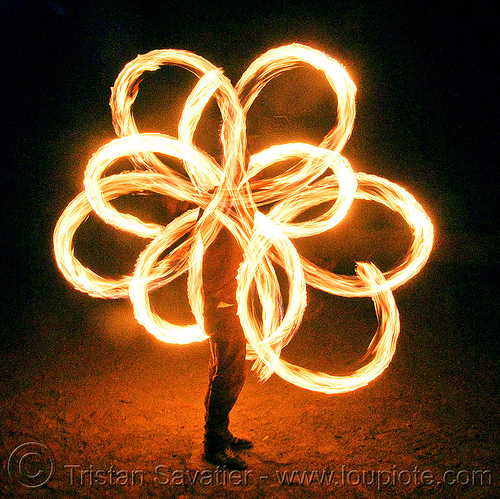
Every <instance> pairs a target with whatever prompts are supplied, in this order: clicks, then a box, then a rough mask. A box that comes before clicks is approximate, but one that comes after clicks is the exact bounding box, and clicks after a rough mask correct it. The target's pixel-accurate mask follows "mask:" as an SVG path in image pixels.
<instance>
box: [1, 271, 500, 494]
mask: <svg viewBox="0 0 500 499" xmlns="http://www.w3.org/2000/svg"><path fill="white" fill-rule="evenodd" d="M487 270H488V269H484V268H476V267H467V268H465V267H463V268H460V269H458V270H457V268H455V267H454V268H452V267H451V266H449V265H446V264H441V263H430V264H429V266H428V267H427V268H426V269H425V270H424V271H423V273H422V274H420V275H419V276H418V277H417V278H416V279H414V281H412V282H411V283H408V284H407V285H406V286H405V287H404V288H402V289H401V290H398V291H396V293H395V296H396V300H397V302H398V305H399V309H400V313H401V318H402V334H401V337H400V340H399V343H398V349H397V352H396V355H395V358H394V360H393V362H392V364H391V365H390V366H389V368H388V369H387V370H386V372H384V373H383V374H382V375H381V376H380V377H379V378H378V379H377V380H375V381H374V382H372V383H371V384H370V385H368V386H367V387H365V388H363V389H360V390H358V391H355V392H352V393H347V394H342V395H336V396H327V395H323V394H318V393H313V392H309V391H306V390H303V389H299V388H297V387H294V386H292V385H290V384H287V383H285V382H284V381H282V380H281V379H280V378H278V377H276V376H273V377H272V378H271V379H270V380H269V381H267V382H265V383H261V382H258V381H257V380H256V377H255V376H254V375H253V373H251V371H250V363H249V366H248V370H249V372H248V381H247V383H246V385H245V388H244V390H243V392H242V395H241V397H240V400H239V401H238V403H237V405H236V407H235V409H234V410H233V416H232V429H233V431H234V432H235V433H237V434H238V435H242V436H245V437H249V438H251V439H252V440H253V441H254V443H255V448H254V449H253V450H252V451H249V452H247V453H246V454H245V457H246V459H247V462H248V470H247V473H246V474H233V475H229V474H228V473H227V472H223V471H221V470H217V469H216V468H215V467H213V466H210V465H208V464H207V463H205V462H204V460H203V457H202V441H203V417H204V411H203V398H204V393H205V388H206V373H207V361H208V345H207V344H206V343H201V344H192V345H188V346H183V347H180V346H172V345H167V344H164V343H161V342H159V341H157V340H156V339H155V338H154V337H152V336H150V335H149V334H148V333H146V332H145V331H144V330H143V329H142V328H141V327H140V326H139V325H137V324H136V322H135V320H134V318H133V314H132V311H131V309H130V305H128V304H127V303H126V302H103V301H99V300H92V299H90V298H87V297H85V296H81V295H80V294H77V293H76V292H75V293H73V292H68V294H67V297H66V298H65V297H64V296H63V297H60V298H58V299H57V298H56V299H55V301H50V300H48V301H47V303H46V304H45V306H44V307H40V308H39V309H38V313H36V314H35V313H34V311H33V313H32V314H31V319H30V321H31V322H29V324H28V326H29V328H31V331H32V335H31V336H29V337H28V339H27V341H26V342H25V343H24V344H21V345H19V344H17V345H15V346H12V347H11V348H10V349H6V350H4V352H3V355H2V363H1V367H2V373H1V374H2V376H1V385H2V391H3V395H2V398H1V405H0V411H1V412H0V424H1V431H0V436H1V441H0V457H1V461H2V470H1V475H0V479H1V480H0V493H1V495H2V496H3V497H35V498H37V497H177V498H187V497H214V498H215V497H263V498H264V497H266V498H270V497H276V498H285V497H348V498H360V497H367V498H369V497H382V498H389V497H391V498H392V497H440V498H441V497H442V498H445V497H446V498H448V497H478V498H479V497H498V496H499V495H500V488H499V485H498V477H499V471H500V469H499V468H500V467H499V459H498V456H499V441H498V440H499V439H498V437H499V431H498V430H499V426H498V408H499V407H498V406H499V398H498V391H499V390H498V376H497V374H498V361H497V354H498V347H497V346H496V344H495V341H496V340H495V335H494V332H492V331H491V330H490V329H489V328H490V326H489V324H490V320H491V319H492V317H491V316H488V317H485V316H483V315H482V312H483V311H485V310H489V309H490V306H491V305H492V304H493V299H494V294H492V291H491V287H490V284H491V283H492V281H493V280H494V277H491V274H489V273H487V272H486V271H487ZM461 272H466V274H467V276H468V278H467V281H468V283H469V284H470V285H471V286H474V287H473V288H471V289H468V287H462V286H460V285H459V284H458V281H457V280H456V279H457V277H458V276H459V274H460V273H461ZM460 275H462V276H463V274H460ZM488 276H489V277H488ZM472 289H473V291H472ZM471 292H473V293H474V300H473V301H471V300H470V296H471ZM57 300H59V302H57ZM64 300H66V301H64ZM477 303H482V305H481V306H480V307H479V308H478V306H477ZM61 307H67V309H66V312H65V313H62V312H61ZM491 309H492V308H491ZM375 324H376V319H375V318H374V313H373V308H372V307H371V302H370V300H369V299H360V300H347V299H340V298H335V297H330V296H326V295H323V294H321V293H319V292H314V291H311V292H310V293H309V306H308V312H307V314H306V317H305V320H304V323H303V325H302V327H301V329H300V331H299V333H298V334H297V336H298V337H297V338H296V339H294V340H293V341H292V343H291V344H290V345H289V347H287V349H286V351H285V352H284V353H283V356H284V357H285V358H286V359H288V360H292V361H294V362H296V363H299V364H300V365H303V366H306V367H311V368H316V369H320V370H325V371H328V372H330V373H334V372H342V370H347V369H348V368H349V366H350V365H352V361H354V360H355V359H356V358H359V356H360V354H361V353H362V351H363V349H364V348H366V345H367V344H368V342H369V339H370V335H371V334H372V333H373V331H374V326H375ZM27 442H36V443H39V444H43V445H45V446H46V448H41V447H35V448H29V447H25V448H22V449H20V450H18V451H17V453H16V452H13V451H14V449H16V448H17V446H19V445H21V444H24V443H27ZM30 452H31V453H33V454H31V457H30V455H28V457H25V458H24V460H23V459H22V454H23V453H28V454H29V453H30ZM9 456H12V457H11V458H10V462H9ZM51 463H52V464H53V470H54V475H53V477H52V479H51V480H50V481H49V482H48V483H47V484H45V485H44V486H42V487H37V488H27V487H25V486H23V485H21V484H20V483H19V480H28V482H29V483H30V484H33V483H35V484H36V483H37V480H40V479H42V478H44V477H46V476H47V473H48V471H50V464H51ZM30 467H31V468H30ZM20 469H21V472H22V473H24V475H23V476H20V475H19V473H20V471H19V470H20ZM39 470H40V471H41V473H40V475H38V477H37V476H35V477H34V478H31V479H28V478H26V475H29V474H31V475H36V472H38V471H39ZM294 472H295V473H294ZM286 473H288V475H286ZM293 473H294V476H293V477H292V474H293ZM29 480H31V482H30V481H29ZM444 482H447V483H444Z"/></svg>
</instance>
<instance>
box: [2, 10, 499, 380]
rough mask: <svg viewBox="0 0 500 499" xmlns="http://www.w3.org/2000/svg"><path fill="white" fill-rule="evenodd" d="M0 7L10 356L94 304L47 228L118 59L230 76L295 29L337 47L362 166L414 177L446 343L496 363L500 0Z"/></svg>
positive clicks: (109, 134) (91, 137)
mask: <svg viewBox="0 0 500 499" xmlns="http://www.w3.org/2000/svg"><path fill="white" fill-rule="evenodd" d="M0 9H1V10H0V15H1V23H2V24H1V27H0V29H1V32H2V35H1V36H2V42H1V46H2V51H1V59H2V77H1V80H2V90H1V91H0V95H1V97H0V98H1V108H0V112H1V115H0V116H1V118H0V119H1V121H2V127H1V128H2V134H3V136H4V137H3V141H2V142H3V144H4V147H3V152H2V162H1V163H2V179H3V181H2V196H1V198H2V205H3V208H2V232H1V233H2V237H1V242H2V261H3V265H2V269H3V272H2V280H3V283H2V291H3V292H2V307H5V310H4V312H2V319H3V326H2V332H1V335H2V336H1V338H2V342H3V345H4V346H3V348H2V350H3V353H2V356H3V357H4V360H5V361H6V362H7V364H6V365H8V362H9V360H8V359H12V358H16V357H19V356H21V355H22V352H23V351H24V349H25V348H29V345H30V344H31V343H32V342H36V341H38V339H39V337H40V335H45V334H47V330H48V329H50V327H47V324H45V325H44V326H45V327H41V326H40V323H41V322H43V321H47V320H48V321H50V320H52V319H51V318H54V321H55V323H57V324H59V325H60V324H61V323H64V321H67V323H68V324H70V325H71V324H75V323H77V322H78V321H79V320H82V321H85V320H86V319H85V318H84V316H85V310H86V309H87V308H86V307H95V306H96V305H92V304H91V302H93V300H91V299H87V298H86V297H81V296H80V294H79V293H76V292H74V291H73V290H72V289H70V287H69V285H68V284H67V283H66V282H65V281H64V279H63V277H62V276H61V275H60V273H59V272H58V270H57V267H56V265H55V262H54V258H53V252H52V232H53V228H54V225H55V223H56V221H57V219H58V217H59V215H60V213H61V212H62V210H63V209H64V207H65V206H66V205H67V204H68V203H69V201H70V200H71V199H72V198H73V197H74V196H75V195H76V194H77V193H78V192H80V191H81V189H82V187H83V185H82V180H83V172H84V168H85V165H86V163H87V161H88V159H89V158H90V156H91V155H92V154H93V152H95V150H96V149H97V148H98V147H99V146H100V145H102V144H104V143H105V142H107V141H108V140H109V139H111V138H113V129H112V125H111V117H110V112H109V106H108V101H109V88H110V87H111V86H112V85H113V83H114V79H115V78H116V76H117V75H118V73H119V71H120V70H121V69H122V67H123V66H124V65H125V64H126V63H127V62H128V61H130V60H132V59H133V58H134V57H135V56H136V55H137V54H141V53H146V52H148V51H149V50H152V49H157V48H179V49H187V50H191V51H194V52H196V53H198V54H200V55H202V56H204V57H205V58H207V59H208V60H209V61H211V62H212V63H214V64H215V65H217V66H218V67H222V68H223V69H224V70H225V72H226V74H227V75H228V76H229V77H230V79H231V80H232V81H233V83H236V81H237V79H238V78H239V76H240V75H241V73H242V72H243V70H244V68H246V67H247V66H248V64H249V63H250V62H251V61H252V60H253V59H254V58H255V57H257V56H258V55H260V54H262V53H263V52H264V51H266V50H267V49H269V48H272V47H275V46H279V45H284V44H287V43H292V42H300V43H305V44H309V45H311V46H313V47H315V48H318V49H321V50H324V51H325V52H326V53H328V54H330V55H332V56H333V57H335V58H336V59H337V60H339V61H341V62H343V63H344V64H345V65H346V66H347V68H348V70H349V72H350V74H351V75H352V77H353V79H354V81H355V83H356V85H357V87H358V94H357V118H356V122H355V128H354V132H353V135H352V137H351V139H350V141H349V142H348V144H347V146H346V147H345V149H344V155H345V156H346V157H347V158H348V159H350V160H352V163H353V167H354V169H355V170H360V171H366V172H367V173H373V174H377V175H380V176H382V177H385V178H387V179H389V180H391V181H394V182H396V183H399V184H401V185H403V186H405V187H407V188H408V190H409V191H410V192H412V193H413V194H414V195H415V197H416V198H417V199H418V200H419V201H421V202H422V204H423V205H424V207H425V208H426V210H427V211H428V213H429V214H430V216H431V218H432V220H433V221H434V222H435V226H436V248H435V250H434V253H433V255H432V256H431V261H430V262H429V265H428V266H427V267H426V269H425V271H424V275H425V279H427V280H428V281H429V282H432V286H433V288H432V289H433V292H432V293H429V295H430V298H429V299H431V300H433V301H434V302H435V304H434V306H433V307H432V309H433V310H434V311H435V313H436V316H440V317H434V318H433V319H432V320H431V321H430V322H431V323H432V324H435V325H437V324H439V323H440V321H442V322H443V323H446V322H447V321H452V322H453V326H448V327H444V328H443V331H444V334H446V335H449V337H445V338H442V339H441V340H440V341H441V342H442V343H441V344H442V345H445V344H446V342H447V341H449V342H450V345H453V346H452V348H455V349H456V351H455V353H456V355H457V356H458V357H460V355H462V354H463V353H464V352H470V353H471V355H472V357H471V360H470V362H471V363H474V362H478V364H477V365H478V366H480V365H481V366H483V365H487V366H488V369H493V371H490V375H491V372H497V371H496V370H497V368H498V363H497V356H498V351H499V349H498V337H497V329H498V307H497V296H498V287H497V286H498V267H499V262H498V249H497V248H498V243H499V242H500V226H499V222H498V213H499V204H498V195H497V178H498V174H497V169H498V167H499V161H498V146H499V141H498V116H499V111H500V109H499V103H500V98H499V88H500V78H499V71H498V46H499V36H498V31H499V30H498V26H499V21H500V19H499V12H500V6H499V5H498V4H497V3H496V2H493V1H491V2H484V3H483V2H461V3H459V2H457V3H451V2H450V3H448V2H436V3H435V4H434V5H432V6H428V5H426V4H425V3H423V4H420V3H419V5H418V6H415V5H413V4H412V3H410V4H403V3H401V4H400V6H399V7H394V6H389V4H379V2H373V3H371V2H361V1H353V2H348V1H342V2H336V1H331V2H323V3H321V2H320V3H318V4H316V3H315V2H287V3H286V4H284V5H282V4H281V3H279V4H274V3H270V2H267V5H265V6H263V7H261V8H257V7H255V6H254V7H250V8H249V7H247V6H246V5H245V4H243V3H237V4H235V5H234V6H233V7H227V6H224V7H223V6H222V3H220V4H216V6H214V7H212V6H211V5H210V2H205V3H200V4H198V3H194V2H190V1H189V0H186V1H183V2H177V1H170V0H166V1H165V2H161V3H159V4H158V5H154V6H153V5H151V4H150V3H148V2H116V3H112V2H94V1H90V2H67V1H65V0H54V1H38V2H35V1H29V0H20V1H16V2H8V1H5V0H4V1H3V2H2V3H1V6H0ZM159 112H161V111H159ZM407 301H408V303H411V296H409V297H407ZM97 302H98V300H97ZM422 322H425V321H424V320H423V319H422ZM49 326H50V325H49ZM434 333H435V335H436V336H439V335H441V334H442V331H440V330H436V331H434V332H431V333H429V334H431V335H432V334H434ZM450 355H452V354H450ZM436 362H439V359H436ZM463 363H464V365H465V364H466V363H467V361H465V360H464V361H463ZM478 369H480V368H478ZM480 376H481V374H480V372H479V377H480Z"/></svg>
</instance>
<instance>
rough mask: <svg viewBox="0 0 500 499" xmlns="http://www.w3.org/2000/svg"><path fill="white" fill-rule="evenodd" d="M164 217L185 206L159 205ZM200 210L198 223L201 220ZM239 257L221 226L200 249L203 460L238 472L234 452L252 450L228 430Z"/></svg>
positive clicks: (236, 371)
mask: <svg viewBox="0 0 500 499" xmlns="http://www.w3.org/2000/svg"><path fill="white" fill-rule="evenodd" d="M164 206H165V210H166V213H167V215H168V216H169V217H171V218H175V217H176V216H178V215H180V214H181V213H183V212H184V211H186V210H187V209H188V208H191V207H193V206H192V205H189V203H183V202H177V203H175V202H174V201H173V200H171V199H168V200H167V199H166V200H164ZM202 213H203V212H202V211H201V210H200V215H199V218H200V217H201V215H202ZM242 261H243V252H242V250H241V248H240V246H239V245H238V243H237V242H236V240H235V238H234V237H233V236H232V234H231V233H230V231H229V230H228V229H227V228H226V227H224V226H223V227H222V228H221V229H220V231H219V233H218V234H217V236H216V237H215V239H214V240H213V241H212V243H211V244H210V245H209V246H208V247H207V248H205V249H204V256H203V270H202V272H203V273H202V279H203V294H204V303H205V305H204V311H203V315H204V330H205V333H206V334H207V336H208V338H209V344H210V354H211V355H210V363H209V382H208V390H207V393H206V397H205V410H206V413H205V440H204V455H205V459H206V460H207V461H208V462H209V463H211V464H215V465H217V466H225V467H227V468H228V469H234V470H242V469H245V468H246V463H245V461H244V460H243V458H242V457H241V456H240V455H239V454H238V452H239V451H242V450H246V449H251V448H252V447H253V444H252V442H250V441H249V440H247V439H243V438H238V437H235V436H234V435H233V434H232V433H231V432H230V431H229V413H230V412H231V409H232V408H233V406H234V405H235V403H236V401H237V399H238V396H239V394H240V392H241V390H242V388H243V384H244V382H245V357H246V343H247V342H246V338H245V334H244V332H243V328H242V326H241V323H240V319H239V317H238V315H237V311H238V305H237V302H236V289H237V281H236V276H237V274H238V268H239V266H240V264H241V262H242Z"/></svg>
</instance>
